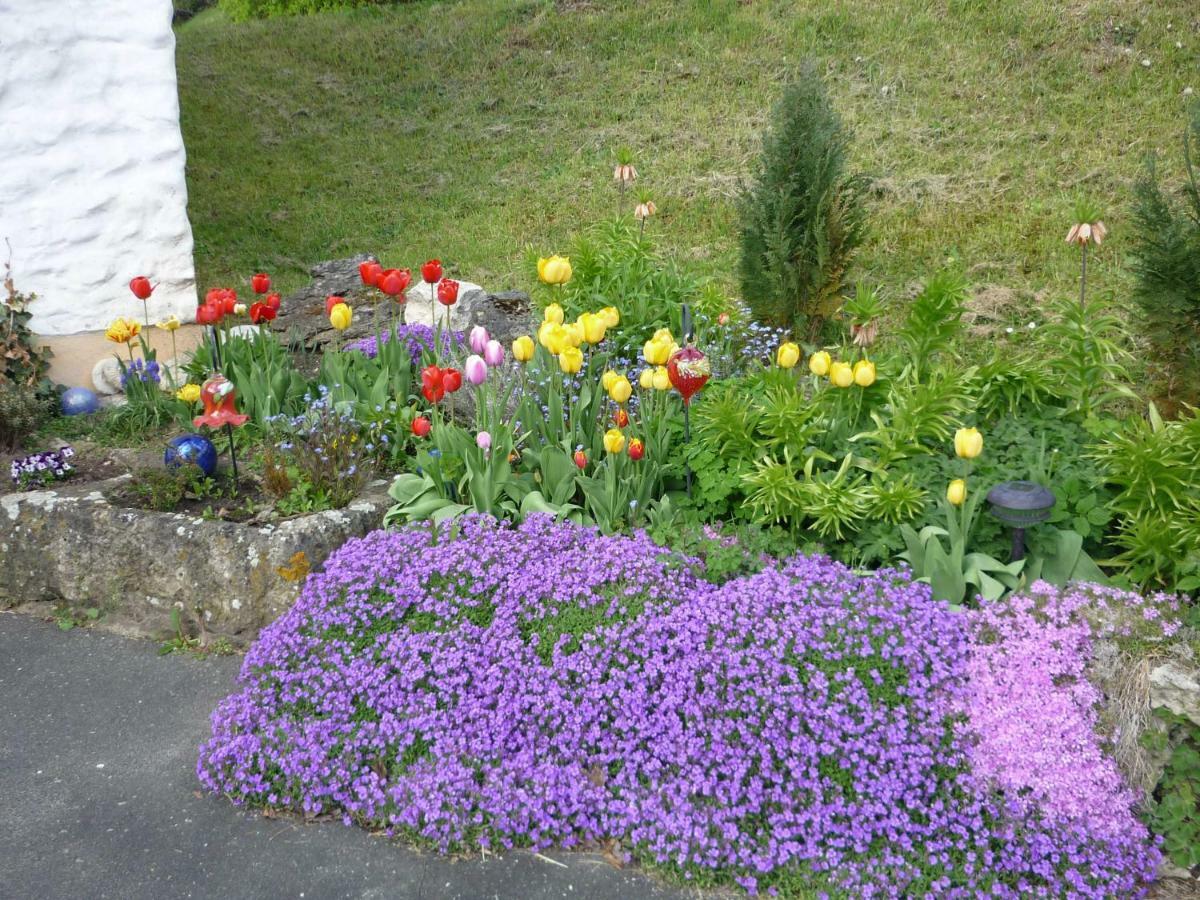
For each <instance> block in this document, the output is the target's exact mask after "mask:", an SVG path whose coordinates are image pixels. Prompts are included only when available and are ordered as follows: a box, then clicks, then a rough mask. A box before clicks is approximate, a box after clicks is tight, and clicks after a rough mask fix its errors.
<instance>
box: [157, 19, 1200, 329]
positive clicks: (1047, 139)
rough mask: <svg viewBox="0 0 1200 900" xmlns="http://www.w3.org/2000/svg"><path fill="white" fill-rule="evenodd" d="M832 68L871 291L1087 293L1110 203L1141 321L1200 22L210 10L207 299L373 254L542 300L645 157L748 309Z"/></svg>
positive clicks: (695, 253) (1196, 77)
mask: <svg viewBox="0 0 1200 900" xmlns="http://www.w3.org/2000/svg"><path fill="white" fill-rule="evenodd" d="M1177 42H1179V44H1181V46H1180V47H1177V46H1176V43H1177ZM805 57H812V58H814V59H815V60H816V61H817V63H818V65H819V66H820V67H821V68H822V70H823V71H824V72H826V73H827V77H828V81H829V84H830V86H831V90H832V92H833V95H834V98H835V102H836V104H837V106H838V108H839V110H840V111H841V113H842V115H843V116H844V117H845V119H846V121H847V122H848V123H849V124H850V125H851V126H852V127H853V129H854V132H855V144H854V161H855V164H856V166H857V167H858V168H860V169H861V170H863V171H866V172H867V173H869V174H871V175H872V176H873V177H874V179H875V182H874V189H873V192H872V195H873V197H872V207H871V209H872V216H871V221H872V237H871V240H870V243H869V245H868V247H867V248H866V249H865V251H864V252H863V254H862V256H861V258H860V269H859V273H858V277H860V278H865V279H867V280H868V281H870V282H873V283H879V284H881V285H883V286H884V287H885V288H886V289H888V290H890V291H891V292H892V293H893V294H894V293H898V292H900V291H902V290H903V289H904V288H905V287H906V286H907V285H909V284H910V283H911V282H912V281H913V280H914V279H918V278H922V277H923V276H924V275H926V274H927V273H928V272H929V271H930V270H931V268H933V267H936V266H938V265H940V264H941V263H942V262H943V261H944V260H945V259H946V258H947V257H948V256H950V255H955V256H957V257H958V258H960V259H961V260H962V261H963V263H964V264H965V266H966V267H967V268H968V271H969V272H970V275H971V278H972V281H973V282H974V283H976V284H983V283H992V284H997V285H1002V286H1004V287H1006V288H1011V289H1014V290H1016V291H1017V297H1018V300H1017V303H1018V304H1019V305H1021V306H1023V307H1027V306H1029V305H1030V304H1031V303H1035V302H1036V300H1035V299H1034V294H1035V292H1037V291H1041V290H1042V289H1046V288H1049V289H1051V290H1053V291H1068V290H1073V289H1074V279H1075V277H1076V275H1077V268H1076V267H1077V257H1076V255H1075V254H1074V253H1072V252H1071V251H1070V250H1069V248H1067V247H1066V246H1065V245H1064V244H1063V243H1062V239H1063V235H1064V234H1065V232H1066V229H1067V226H1068V224H1069V219H1070V211H1071V208H1072V205H1073V203H1072V201H1073V199H1074V197H1075V196H1076V194H1077V193H1078V192H1080V191H1083V192H1085V193H1086V195H1087V196H1088V197H1090V198H1092V199H1094V200H1095V201H1096V202H1097V203H1099V204H1100V205H1101V207H1102V209H1103V210H1104V218H1105V220H1106V222H1107V223H1108V224H1109V226H1110V230H1111V235H1110V240H1109V242H1108V243H1106V244H1105V246H1104V247H1103V248H1102V249H1101V251H1100V254H1099V258H1098V260H1097V263H1098V265H1097V269H1096V271H1097V284H1098V286H1099V287H1101V288H1102V289H1104V288H1107V289H1109V290H1111V291H1112V294H1113V297H1114V298H1116V299H1117V300H1118V301H1119V299H1120V297H1121V296H1122V295H1123V294H1124V293H1125V287H1126V286H1127V285H1128V277H1129V276H1128V274H1127V272H1126V270H1125V265H1124V255H1125V253H1126V252H1127V247H1128V242H1127V235H1126V234H1125V233H1124V230H1123V227H1124V226H1125V224H1126V222H1127V221H1128V215H1127V206H1128V199H1129V187H1130V183H1131V181H1132V180H1133V179H1134V178H1135V177H1136V176H1137V174H1138V173H1139V171H1140V169H1141V166H1142V162H1143V159H1144V157H1145V155H1146V153H1147V152H1148V151H1151V150H1155V149H1157V150H1160V151H1165V152H1168V153H1169V154H1170V156H1171V159H1170V165H1169V167H1168V169H1167V170H1168V171H1169V172H1170V173H1171V174H1172V175H1177V174H1178V173H1179V170H1180V166H1179V161H1178V155H1179V154H1178V146H1179V133H1180V129H1181V128H1182V126H1183V122H1184V117H1183V111H1184V108H1185V102H1186V99H1187V98H1186V97H1185V95H1184V89H1185V88H1186V87H1188V86H1193V87H1194V90H1195V91H1196V92H1197V93H1200V10H1198V9H1197V7H1196V5H1195V2H1194V0H1059V2H1045V0H1005V2H995V0H939V2H934V0H894V2H891V3H878V2H868V0H838V2H830V0H798V2H769V0H741V2H736V0H711V2H710V0H691V2H688V0H632V2H627V0H621V2H599V0H596V2H587V0H576V2H569V0H561V2H557V3H556V2H549V0H458V2H416V3H411V4H402V5H398V6H392V7H386V8H382V9H373V10H365V11H357V12H349V13H337V14H326V15H321V16H313V17H303V18H280V19H273V20H267V21H254V22H248V23H243V24H233V23H231V22H229V21H228V20H227V19H226V18H225V17H224V16H223V14H221V13H220V12H219V11H216V10H213V11H209V12H206V13H203V14H201V15H200V16H198V17H197V18H195V19H193V20H192V21H190V22H188V23H187V24H185V25H183V26H181V27H180V28H179V32H178V65H179V85H180V94H181V101H182V107H183V132H184V138H185V141H186V144H187V149H188V189H189V193H190V205H191V218H192V223H193V226H194V229H195V236H196V261H197V266H198V274H199V277H200V279H201V284H202V285H204V286H211V285H214V284H219V283H227V282H238V281H239V280H240V279H241V278H244V277H246V276H248V275H249V273H251V272H253V271H257V270H259V269H266V270H268V271H270V272H272V273H273V274H275V275H276V276H277V281H278V282H279V284H280V285H281V286H282V287H285V288H287V287H292V286H295V285H297V284H299V283H301V282H302V281H303V280H304V272H305V270H306V267H307V266H308V265H309V264H311V263H313V262H316V261H318V260H321V259H327V258H330V257H335V256H343V255H349V254H352V253H355V252H361V251H370V252H374V253H378V254H380V255H381V257H382V258H383V260H384V261H385V262H386V263H387V264H389V265H392V264H394V265H411V266H413V267H414V268H415V267H416V266H417V265H419V263H420V262H421V261H423V260H424V259H426V258H427V257H429V256H432V255H439V256H441V258H442V259H443V260H444V261H445V262H446V263H447V271H448V274H454V275H458V276H461V277H464V278H468V279H470V280H472V281H477V282H480V283H483V284H485V285H487V286H489V287H493V288H508V287H521V286H527V285H528V283H529V281H530V277H529V275H528V273H527V272H526V271H524V256H525V251H526V247H527V246H532V247H533V248H535V249H536V250H538V251H540V252H542V253H547V252H549V251H553V250H555V249H559V248H562V247H563V246H564V245H565V244H566V242H567V240H568V238H569V237H570V235H572V234H573V233H574V232H576V231H577V230H578V229H580V228H581V227H583V226H585V225H587V224H588V223H589V222H591V221H593V220H595V219H596V218H597V217H598V216H603V215H608V214H611V213H613V212H614V211H615V210H616V209H617V194H616V190H615V188H614V187H613V185H612V183H611V180H610V179H611V174H612V164H613V157H614V151H615V149H616V148H617V147H620V146H628V147H630V148H631V149H632V150H633V151H634V153H635V157H636V160H635V161H636V165H637V167H638V170H639V172H640V173H641V174H642V176H643V177H642V180H641V181H640V185H641V186H643V187H645V188H647V189H648V190H650V191H651V192H652V194H653V197H654V199H655V201H656V203H657V205H658V208H659V216H658V217H657V218H656V219H655V220H654V221H653V223H652V228H653V230H654V231H655V232H657V234H658V237H659V241H660V244H662V245H663V246H664V247H665V248H666V249H668V250H670V251H672V252H673V253H675V254H677V255H678V257H679V258H681V259H683V260H690V261H692V262H693V264H694V265H695V266H696V267H698V269H699V270H700V271H701V272H703V273H705V274H708V275H712V276H715V277H717V278H718V279H720V280H721V281H722V282H723V283H725V284H727V286H728V288H729V290H730V291H734V290H736V284H735V277H734V272H735V265H736V259H737V217H736V204H735V199H736V196H737V192H738V185H739V183H740V180H741V179H742V178H743V177H744V176H745V175H746V173H747V172H748V171H749V169H750V167H751V165H752V163H753V161H754V158H755V156H756V155H757V152H758V146H759V135H760V131H761V129H762V127H763V125H764V123H765V122H766V121H767V120H768V115H769V112H770V108H771V106H772V104H773V103H774V102H775V100H776V98H777V97H778V95H779V92H780V88H781V85H782V84H783V83H784V82H785V81H786V80H787V79H788V77H789V75H790V74H791V73H793V72H794V71H795V70H796V67H797V66H798V65H799V63H800V61H801V60H802V59H803V58H805ZM1143 60H1146V61H1148V65H1143ZM626 205H627V206H630V207H631V206H632V203H627V204H626ZM1025 311H1026V310H1024V309H1022V310H1016V311H1014V315H1021V314H1023V313H1024V312H1025Z"/></svg>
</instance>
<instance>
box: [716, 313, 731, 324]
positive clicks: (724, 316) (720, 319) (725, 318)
mask: <svg viewBox="0 0 1200 900" xmlns="http://www.w3.org/2000/svg"><path fill="white" fill-rule="evenodd" d="M717 324H718V325H728V324H729V313H727V312H723V313H721V314H720V315H719V316H717Z"/></svg>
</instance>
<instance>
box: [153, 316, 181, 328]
mask: <svg viewBox="0 0 1200 900" xmlns="http://www.w3.org/2000/svg"><path fill="white" fill-rule="evenodd" d="M179 325H180V322H179V317H178V316H171V317H170V318H169V319H163V320H162V321H161V322H159V323H158V326H157V327H158V328H161V329H162V330H163V331H175V330H177V329H178V328H179Z"/></svg>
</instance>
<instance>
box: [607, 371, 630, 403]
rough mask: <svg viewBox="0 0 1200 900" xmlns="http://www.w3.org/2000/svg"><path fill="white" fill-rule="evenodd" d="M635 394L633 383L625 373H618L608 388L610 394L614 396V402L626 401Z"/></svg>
mask: <svg viewBox="0 0 1200 900" xmlns="http://www.w3.org/2000/svg"><path fill="white" fill-rule="evenodd" d="M632 394H633V385H631V384H630V383H629V379H628V378H626V377H625V376H624V375H618V376H617V377H616V378H615V379H613V382H612V385H611V386H610V387H609V389H608V396H609V397H611V398H612V400H613V402H614V403H624V402H625V401H626V400H628V399H629V397H630V396H631V395H632Z"/></svg>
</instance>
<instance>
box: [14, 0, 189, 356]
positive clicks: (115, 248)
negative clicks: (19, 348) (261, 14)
mask: <svg viewBox="0 0 1200 900" xmlns="http://www.w3.org/2000/svg"><path fill="white" fill-rule="evenodd" d="M171 14H172V5H171V0H0V259H3V258H6V257H7V248H5V247H4V246H3V243H2V242H3V239H4V238H8V240H9V242H10V243H11V244H12V265H13V276H14V280H15V281H16V285H17V289H18V290H20V291H22V292H25V293H29V292H36V293H37V294H38V301H37V303H35V304H34V306H33V313H34V318H33V322H32V323H31V324H32V325H33V327H34V329H35V330H36V331H38V332H39V333H41V334H72V333H75V332H79V331H93V330H98V329H103V328H105V327H106V326H107V324H108V322H109V321H111V320H112V319H113V318H114V317H116V316H119V315H136V316H137V317H138V318H139V319H140V318H141V317H142V305H141V303H140V302H139V301H138V300H136V299H135V298H134V296H133V295H132V294H131V293H130V292H129V287H128V284H129V279H130V278H132V277H133V276H134V275H146V276H148V277H149V278H150V280H151V281H155V282H160V287H159V288H158V289H157V290H156V291H155V292H154V295H153V297H152V298H151V301H150V316H151V318H152V319H154V320H158V319H160V318H163V317H165V316H168V315H171V314H175V315H178V316H180V318H184V317H187V318H189V319H190V318H192V317H194V315H195V310H196V287H195V271H194V268H193V265H192V229H191V225H190V224H189V223H188V219H187V187H186V185H185V183H184V176H183V167H184V150H183V137H182V135H181V134H180V131H179V95H178V92H177V90H176V85H175V36H174V34H173V32H172V31H171Z"/></svg>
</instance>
